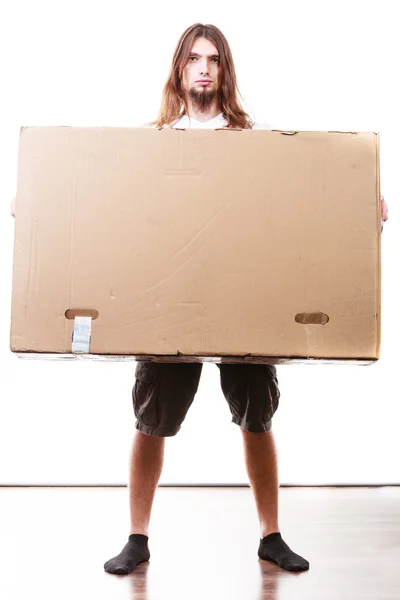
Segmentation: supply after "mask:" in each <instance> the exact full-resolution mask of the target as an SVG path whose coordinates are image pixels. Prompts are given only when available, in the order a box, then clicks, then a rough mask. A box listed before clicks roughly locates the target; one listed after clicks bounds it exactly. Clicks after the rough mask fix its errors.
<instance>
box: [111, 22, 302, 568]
mask: <svg viewBox="0 0 400 600" xmlns="http://www.w3.org/2000/svg"><path fill="white" fill-rule="evenodd" d="M150 125H151V126H153V127H160V128H161V127H179V128H188V127H195V128H207V129H216V128H221V127H235V128H241V129H255V128H263V129H270V128H269V127H267V126H262V125H257V124H255V123H253V122H252V120H251V119H250V117H249V116H248V115H247V114H246V112H245V111H244V110H243V108H242V106H241V103H240V100H239V92H238V86H237V80H236V73H235V67H234V63H233V59H232V53H231V50H230V48H229V45H228V42H227V40H226V38H225V36H224V35H223V34H222V32H221V31H220V30H219V29H218V28H217V27H215V26H213V25H201V24H195V25H193V26H192V27H189V28H188V29H187V30H186V31H185V32H184V33H183V35H182V36H181V38H180V40H179V42H178V45H177V47H176V50H175V53H174V56H173V60H172V65H171V69H170V73H169V76H168V79H167V82H166V84H165V87H164V91H163V95H162V103H161V108H160V111H159V114H158V118H157V119H156V120H155V121H153V122H152V123H151V124H150ZM218 366H219V369H220V377H221V387H222V391H223V393H224V395H225V398H226V400H227V402H228V404H229V407H230V410H231V413H232V421H233V422H234V423H236V424H237V425H239V426H240V428H241V431H242V434H243V442H244V452H245V462H246V468H247V472H248V475H249V479H250V483H251V488H252V490H253V493H254V497H255V502H256V506H257V510H258V516H259V521H260V536H261V539H260V542H259V549H258V556H259V557H260V558H262V559H265V560H270V561H273V562H275V563H277V564H278V565H279V566H280V567H282V568H283V569H286V570H288V571H303V570H306V569H308V568H309V563H308V562H307V560H305V559H304V558H302V557H301V556H299V555H297V554H295V553H294V552H293V551H292V550H291V549H290V548H289V546H288V545H287V544H286V543H285V542H284V540H283V539H282V536H281V534H280V530H279V525H278V491H279V483H278V466H277V454H276V447H275V441H274V437H273V434H272V432H271V422H272V417H273V415H274V413H275V411H276V409H277V407H278V403H279V388H278V381H277V377H276V370H275V367H273V366H270V365H257V364H220V365H218ZM201 369H202V365H201V364H199V363H153V362H148V361H140V362H138V365H137V368H136V381H135V385H134V388H133V392H132V397H133V405H134V410H135V415H136V417H137V422H136V428H137V430H138V431H137V432H136V435H135V438H134V440H133V445H132V453H131V465H130V478H129V500H130V516H131V530H130V535H129V540H128V543H127V544H126V546H125V547H124V548H123V550H122V552H121V553H120V554H119V555H118V556H116V557H115V558H112V559H111V560H109V561H107V562H106V563H105V565H104V568H105V570H106V571H107V572H108V573H116V574H127V573H130V572H131V571H132V570H133V569H134V568H135V566H136V565H138V564H139V563H141V562H144V561H147V560H149V558H150V552H149V548H148V528H149V520H150V513H151V508H152V504H153V499H154V495H155V491H156V488H157V484H158V481H159V478H160V475H161V471H162V466H163V457H164V443H165V438H166V437H168V436H173V435H175V434H176V433H177V432H178V431H179V429H180V427H181V424H182V422H183V420H184V418H185V416H186V414H187V411H188V409H189V407H190V405H191V404H192V402H193V399H194V396H195V394H196V391H197V387H198V383H199V378H200V374H201Z"/></svg>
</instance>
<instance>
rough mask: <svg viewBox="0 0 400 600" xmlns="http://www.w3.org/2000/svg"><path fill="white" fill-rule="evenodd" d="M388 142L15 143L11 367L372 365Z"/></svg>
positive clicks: (177, 138) (170, 136) (102, 135)
mask: <svg viewBox="0 0 400 600" xmlns="http://www.w3.org/2000/svg"><path fill="white" fill-rule="evenodd" d="M379 193H380V183H379V136H378V134H374V133H341V132H303V131H302V132H280V131H263V130H261V131H260V130H257V131H240V130H195V129H191V130H187V131H184V130H169V129H163V130H157V129H146V128H83V127H82V128H80V127H27V128H23V129H22V130H21V137H20V148H19V164H18V182H17V209H16V211H17V212H16V230H15V254H14V273H13V290H12V325H11V350H12V351H14V352H17V353H20V354H23V353H29V354H31V353H33V354H37V353H41V356H43V354H44V353H45V354H54V353H55V354H57V356H62V355H63V356H73V355H74V356H77V355H79V354H80V353H83V354H84V355H88V354H89V355H91V356H93V355H97V356H99V357H100V356H113V357H117V356H119V357H121V358H122V357H124V356H125V357H128V356H129V357H132V358H134V357H136V358H138V357H139V358H143V357H147V358H153V359H154V358H155V359H157V360H161V359H162V360H182V361H185V360H207V359H214V358H215V359H220V358H221V357H222V358H224V360H235V361H264V360H265V361H266V362H281V361H288V360H293V359H299V360H308V359H326V360H328V361H330V360H333V361H335V360H357V361H364V362H365V361H366V362H368V361H374V360H376V359H377V358H378V357H379V346H380V212H379Z"/></svg>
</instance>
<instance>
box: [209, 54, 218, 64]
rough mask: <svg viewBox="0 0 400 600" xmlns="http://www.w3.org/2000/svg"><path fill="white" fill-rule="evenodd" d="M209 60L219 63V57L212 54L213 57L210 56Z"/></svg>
mask: <svg viewBox="0 0 400 600" xmlns="http://www.w3.org/2000/svg"><path fill="white" fill-rule="evenodd" d="M211 60H212V62H215V63H219V58H217V57H216V56H214V58H212V59H211Z"/></svg>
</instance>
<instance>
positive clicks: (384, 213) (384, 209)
mask: <svg viewBox="0 0 400 600" xmlns="http://www.w3.org/2000/svg"><path fill="white" fill-rule="evenodd" d="M381 219H382V221H384V222H385V221H387V220H388V207H387V204H386V202H385V198H384V197H383V196H382V194H381Z"/></svg>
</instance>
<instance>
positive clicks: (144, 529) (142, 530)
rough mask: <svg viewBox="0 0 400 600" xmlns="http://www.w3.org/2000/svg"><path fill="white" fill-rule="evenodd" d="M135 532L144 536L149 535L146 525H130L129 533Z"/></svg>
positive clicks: (133, 533)
mask: <svg viewBox="0 0 400 600" xmlns="http://www.w3.org/2000/svg"><path fill="white" fill-rule="evenodd" d="M135 534H140V535H145V536H147V537H149V530H148V528H147V527H131V530H130V532H129V535H135Z"/></svg>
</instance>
